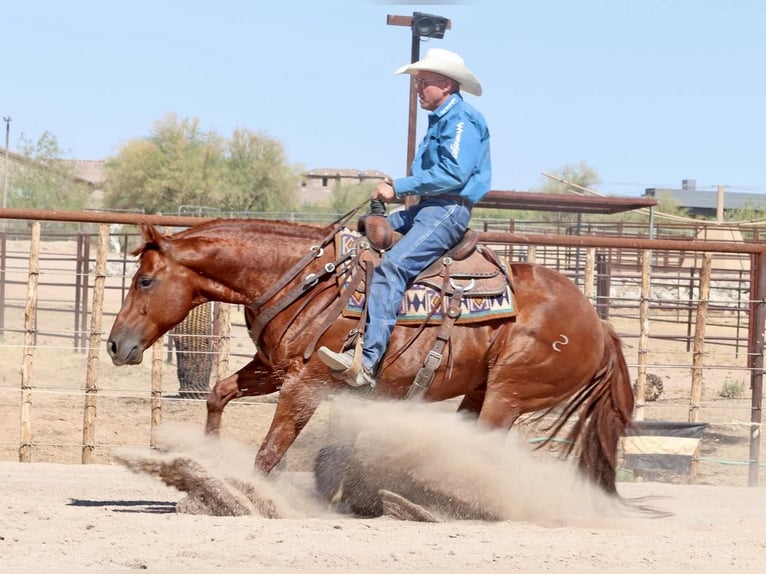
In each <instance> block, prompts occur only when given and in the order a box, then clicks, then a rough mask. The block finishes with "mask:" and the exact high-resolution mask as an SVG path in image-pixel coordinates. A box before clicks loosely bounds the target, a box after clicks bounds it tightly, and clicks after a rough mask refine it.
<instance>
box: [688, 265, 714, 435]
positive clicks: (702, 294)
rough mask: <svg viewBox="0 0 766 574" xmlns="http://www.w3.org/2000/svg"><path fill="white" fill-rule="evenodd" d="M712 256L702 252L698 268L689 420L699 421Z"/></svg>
mask: <svg viewBox="0 0 766 574" xmlns="http://www.w3.org/2000/svg"><path fill="white" fill-rule="evenodd" d="M712 262H713V256H712V254H710V253H703V254H702V269H701V270H700V286H699V297H698V302H697V317H696V321H695V323H694V347H693V352H692V387H691V391H690V392H689V422H690V423H696V422H698V421H699V408H700V406H699V404H700V401H701V400H702V366H703V363H704V353H705V324H706V323H707V311H708V303H709V299H710V271H711V268H712V266H713V263H712Z"/></svg>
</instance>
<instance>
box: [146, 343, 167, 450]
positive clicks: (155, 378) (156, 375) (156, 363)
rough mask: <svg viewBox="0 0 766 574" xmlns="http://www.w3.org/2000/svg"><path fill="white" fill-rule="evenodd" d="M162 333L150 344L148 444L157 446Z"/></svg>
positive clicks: (160, 414)
mask: <svg viewBox="0 0 766 574" xmlns="http://www.w3.org/2000/svg"><path fill="white" fill-rule="evenodd" d="M165 338H166V337H165V336H164V335H163V336H162V337H160V338H159V339H157V340H156V341H155V342H154V345H152V415H151V435H150V438H149V445H150V446H151V447H152V448H154V447H156V446H157V430H159V428H160V424H161V423H162V355H163V346H164V343H165Z"/></svg>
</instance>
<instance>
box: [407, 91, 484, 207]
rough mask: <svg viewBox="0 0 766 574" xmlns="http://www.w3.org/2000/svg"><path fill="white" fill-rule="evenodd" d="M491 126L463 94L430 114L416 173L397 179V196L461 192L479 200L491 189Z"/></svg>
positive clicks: (415, 164)
mask: <svg viewBox="0 0 766 574" xmlns="http://www.w3.org/2000/svg"><path fill="white" fill-rule="evenodd" d="M491 179H492V166H491V162H490V154H489V129H488V128H487V123H486V121H485V120H484V116H482V114H481V112H479V111H478V110H477V109H476V108H474V107H473V106H471V105H470V104H467V103H466V102H465V101H464V100H463V97H462V96H461V95H460V94H457V93H456V94H452V95H451V96H450V97H449V98H448V99H447V101H446V102H444V103H443V104H442V105H441V106H439V107H438V108H437V109H435V110H434V111H432V112H431V113H430V114H428V130H427V131H426V134H425V136H424V137H423V141H422V142H421V143H420V146H419V147H418V151H417V153H416V154H415V157H414V159H413V161H412V175H410V176H408V177H401V178H398V179H396V180H395V181H394V192H395V193H396V196H397V197H404V196H407V195H420V196H423V197H428V196H437V195H441V194H447V195H459V196H460V197H462V198H463V199H466V200H468V201H470V202H471V203H476V202H477V201H479V200H480V199H481V198H483V197H484V196H485V195H486V194H487V192H488V191H489V190H490V182H491Z"/></svg>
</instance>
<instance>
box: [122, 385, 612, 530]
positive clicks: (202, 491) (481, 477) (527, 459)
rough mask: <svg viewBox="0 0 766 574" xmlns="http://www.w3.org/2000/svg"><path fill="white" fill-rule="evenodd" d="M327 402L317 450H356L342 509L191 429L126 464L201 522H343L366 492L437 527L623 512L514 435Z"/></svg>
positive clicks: (415, 413) (173, 433) (163, 433)
mask: <svg viewBox="0 0 766 574" xmlns="http://www.w3.org/2000/svg"><path fill="white" fill-rule="evenodd" d="M331 401H332V402H331V405H330V412H331V415H330V419H329V422H328V424H327V431H326V433H325V435H324V436H323V437H322V441H320V442H323V443H325V445H326V446H327V447H331V448H337V447H341V448H346V449H347V452H350V453H351V460H350V461H348V460H347V461H346V462H345V463H343V464H340V465H338V467H337V470H336V469H335V467H331V471H332V472H337V474H338V485H339V492H338V495H337V496H336V497H335V499H334V502H335V504H331V503H330V501H328V499H327V498H325V496H326V493H325V496H322V495H320V494H319V492H318V489H317V486H316V484H315V481H314V477H313V476H312V475H311V473H296V472H287V471H276V470H275V471H273V472H272V473H271V474H270V475H269V476H268V477H266V476H262V475H259V474H258V473H257V472H255V470H254V468H253V450H254V449H253V447H252V446H251V445H244V444H242V443H239V442H237V441H235V440H232V439H229V438H226V439H220V438H211V437H202V436H201V434H202V433H201V432H200V429H198V428H196V427H195V428H194V429H190V428H189V426H188V425H178V424H174V425H163V427H162V428H161V430H160V434H159V435H158V439H159V442H160V444H161V452H159V453H148V454H147V453H146V452H136V451H131V452H122V453H120V455H119V461H120V462H121V463H122V464H124V465H126V466H127V467H128V468H131V469H132V470H133V471H135V472H142V473H149V474H152V475H154V476H157V477H159V478H160V479H162V480H163V481H164V482H166V483H167V484H169V485H170V486H174V487H176V488H178V489H179V490H181V491H184V492H187V493H188V495H189V496H188V498H189V500H186V499H185V500H184V501H182V502H183V504H182V503H179V508H178V510H179V512H192V513H199V514H205V513H207V514H216V515H224V516H225V515H242V514H257V515H261V516H264V517H268V518H299V517H322V516H332V517H335V518H337V517H338V516H339V513H342V512H343V511H344V510H345V511H346V512H348V509H349V507H350V508H354V503H355V500H354V499H355V497H357V499H358V498H359V497H361V498H364V497H365V496H367V497H369V496H370V492H373V493H374V494H375V496H376V497H379V495H380V493H388V494H390V495H391V494H392V496H389V497H385V496H384V498H385V499H386V500H392V499H395V500H398V499H399V498H400V497H404V499H405V500H408V501H410V502H411V503H414V504H415V505H418V506H420V507H423V508H425V509H427V511H426V514H427V515H429V516H434V517H435V518H436V519H437V520H439V521H445V520H447V521H448V520H455V519H474V520H510V521H523V522H530V523H534V524H539V525H544V526H607V525H609V524H610V523H613V522H614V521H615V520H617V519H619V518H620V517H621V516H624V515H625V512H626V510H627V506H626V505H625V504H623V503H622V502H621V501H619V500H617V499H614V498H611V497H608V496H606V495H605V494H604V493H603V492H601V491H600V490H599V489H597V488H596V487H595V486H593V485H591V484H590V483H588V482H587V481H586V480H584V479H583V478H582V477H581V476H580V474H579V473H578V471H577V470H576V468H575V466H574V463H573V462H572V461H569V460H566V461H564V460H559V459H556V458H552V457H550V456H546V455H544V454H543V453H540V452H533V451H532V449H531V447H530V446H529V444H528V443H527V441H526V440H525V439H524V438H523V437H522V436H521V435H520V434H519V433H517V432H514V431H511V432H510V433H508V432H505V431H503V432H500V431H486V430H481V429H479V428H478V427H477V426H476V423H475V421H473V420H468V419H464V418H461V417H460V416H458V415H456V414H455V413H454V412H446V411H445V410H444V409H438V408H434V405H433V404H419V403H405V402H382V401H371V400H365V399H358V398H352V397H346V396H337V397H334V398H333V399H331ZM357 489H359V490H361V491H363V493H362V494H359V492H357ZM341 500H344V501H345V502H346V504H345V506H344V505H341V504H337V503H338V502H339V501H341ZM364 502H367V499H365V500H364ZM375 502H376V504H379V501H377V500H376V501H375Z"/></svg>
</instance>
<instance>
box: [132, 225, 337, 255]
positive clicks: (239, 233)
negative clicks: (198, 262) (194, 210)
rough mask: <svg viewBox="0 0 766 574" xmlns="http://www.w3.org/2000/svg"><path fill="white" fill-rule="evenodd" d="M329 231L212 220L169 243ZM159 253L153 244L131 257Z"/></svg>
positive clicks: (326, 228)
mask: <svg viewBox="0 0 766 574" xmlns="http://www.w3.org/2000/svg"><path fill="white" fill-rule="evenodd" d="M330 230H331V227H329V226H323V225H318V224H310V223H295V222H292V221H280V220H271V219H253V218H249V219H213V220H211V221H205V222H203V223H199V224H197V225H193V226H192V227H189V228H187V229H184V230H182V231H179V232H177V233H174V234H172V235H171V236H170V237H169V239H170V240H171V241H175V240H183V239H194V238H198V237H200V238H206V239H237V240H240V241H241V240H242V239H243V238H247V237H248V236H250V237H253V238H258V237H259V236H264V235H277V236H281V237H285V238H302V239H321V238H323V237H325V236H326V235H327V234H328V233H329V232H330ZM150 250H160V245H159V243H158V242H155V241H146V242H145V243H144V244H143V245H141V246H140V247H138V248H137V249H136V250H135V251H134V252H133V255H141V254H143V253H145V252H146V251H150Z"/></svg>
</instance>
